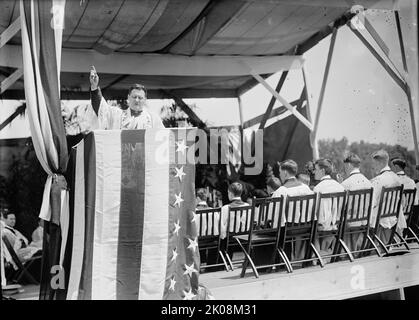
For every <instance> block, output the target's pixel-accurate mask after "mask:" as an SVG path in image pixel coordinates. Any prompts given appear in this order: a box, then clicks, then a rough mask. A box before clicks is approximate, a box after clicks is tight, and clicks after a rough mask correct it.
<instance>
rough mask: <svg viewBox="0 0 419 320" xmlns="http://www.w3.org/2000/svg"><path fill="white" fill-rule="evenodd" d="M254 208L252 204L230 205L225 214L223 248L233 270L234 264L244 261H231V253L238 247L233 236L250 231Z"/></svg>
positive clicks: (246, 233)
mask: <svg viewBox="0 0 419 320" xmlns="http://www.w3.org/2000/svg"><path fill="white" fill-rule="evenodd" d="M253 210H254V207H253V205H243V206H240V207H230V208H229V211H228V215H227V226H226V239H225V244H224V248H222V251H224V255H225V256H226V258H227V261H228V263H229V264H230V268H231V270H234V264H239V263H242V262H244V261H245V259H240V260H235V261H234V263H233V259H232V257H230V254H231V255H232V253H233V251H234V250H235V249H236V248H237V247H239V244H238V243H237V241H236V240H234V237H235V236H240V235H248V234H249V232H250V226H251V225H252V222H251V215H252V211H253Z"/></svg>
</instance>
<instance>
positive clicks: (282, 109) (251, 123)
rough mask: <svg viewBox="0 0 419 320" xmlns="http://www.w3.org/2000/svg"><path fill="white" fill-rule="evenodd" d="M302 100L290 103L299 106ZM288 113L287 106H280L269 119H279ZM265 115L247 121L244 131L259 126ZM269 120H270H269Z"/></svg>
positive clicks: (244, 124)
mask: <svg viewBox="0 0 419 320" xmlns="http://www.w3.org/2000/svg"><path fill="white" fill-rule="evenodd" d="M299 101H300V100H299V99H297V100H294V101H292V102H290V105H292V106H293V107H294V106H297V104H298V102H299ZM286 111H288V109H287V108H286V107H285V106H280V107H278V108H276V109H274V110H272V112H271V115H270V117H269V119H271V118H273V117H277V116H280V115H281V114H283V113H284V112H286ZM263 116H264V114H261V115H258V116H257V117H254V118H252V119H250V120H247V121H245V122H244V123H243V129H246V128H249V127H253V126H254V125H257V124H258V123H260V122H261V121H262V119H263ZM269 119H268V120H269Z"/></svg>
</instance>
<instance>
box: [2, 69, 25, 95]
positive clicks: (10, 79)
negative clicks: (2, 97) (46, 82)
mask: <svg viewBox="0 0 419 320" xmlns="http://www.w3.org/2000/svg"><path fill="white" fill-rule="evenodd" d="M22 76H23V69H17V70H16V71H15V72H13V73H12V74H11V75H10V76H8V77H7V78H6V79H4V80H3V81H2V82H1V84H0V94H3V92H5V91H6V90H7V89H9V88H10V87H11V86H12V85H13V84H14V83H15V82H16V81H17V80H18V79H19V78H21V77H22Z"/></svg>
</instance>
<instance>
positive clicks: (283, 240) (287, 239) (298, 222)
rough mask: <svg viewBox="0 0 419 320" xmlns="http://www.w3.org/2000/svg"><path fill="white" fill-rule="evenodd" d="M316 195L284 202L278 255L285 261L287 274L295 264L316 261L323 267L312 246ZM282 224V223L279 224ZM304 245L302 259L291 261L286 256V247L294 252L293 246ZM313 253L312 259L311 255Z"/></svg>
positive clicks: (298, 197) (288, 199)
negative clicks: (304, 250) (288, 246)
mask: <svg viewBox="0 0 419 320" xmlns="http://www.w3.org/2000/svg"><path fill="white" fill-rule="evenodd" d="M316 199H317V195H316V194H312V195H306V196H294V197H291V196H288V197H287V199H286V202H285V211H284V214H285V215H286V216H285V218H284V216H283V217H282V219H281V220H282V221H283V222H284V226H283V227H282V228H280V231H279V233H280V235H279V246H278V248H277V250H278V253H279V255H280V256H281V257H283V259H284V260H285V266H286V268H287V270H288V272H293V267H292V265H293V264H295V263H303V266H304V263H305V262H309V261H315V260H318V261H319V263H320V265H321V267H324V262H323V260H322V258H321V257H320V254H319V252H318V251H317V249H316V247H315V246H314V244H313V241H314V234H315V230H316V226H317V220H316V203H317V201H316ZM281 224H282V223H281ZM302 241H304V242H303V243H306V244H307V246H306V252H305V257H304V259H293V258H292V254H293V252H291V258H290V257H288V255H287V254H286V245H287V244H290V245H291V250H292V251H294V247H295V245H296V244H297V243H298V242H300V243H299V244H302V243H301V242H302ZM313 253H314V257H313V256H312V254H313Z"/></svg>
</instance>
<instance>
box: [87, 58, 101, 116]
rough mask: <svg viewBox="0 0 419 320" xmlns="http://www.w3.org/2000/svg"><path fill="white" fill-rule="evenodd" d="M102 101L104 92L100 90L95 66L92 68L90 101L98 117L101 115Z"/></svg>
mask: <svg viewBox="0 0 419 320" xmlns="http://www.w3.org/2000/svg"><path fill="white" fill-rule="evenodd" d="M101 100H102V92H101V91H100V88H99V76H98V75H97V72H96V69H95V67H94V66H92V67H91V68H90V101H91V103H92V107H93V110H95V113H96V115H98V114H99V107H100V101H101Z"/></svg>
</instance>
